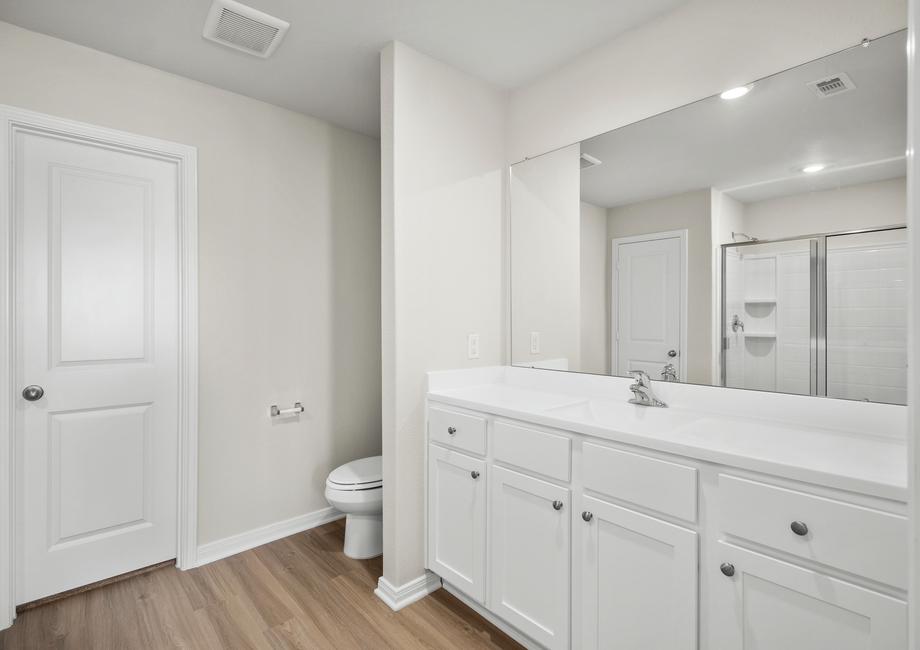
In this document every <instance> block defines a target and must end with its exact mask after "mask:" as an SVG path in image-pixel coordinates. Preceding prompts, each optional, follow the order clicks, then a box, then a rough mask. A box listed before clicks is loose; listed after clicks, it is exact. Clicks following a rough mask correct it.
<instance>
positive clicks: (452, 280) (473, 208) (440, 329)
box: [381, 43, 505, 586]
mask: <svg viewBox="0 0 920 650" xmlns="http://www.w3.org/2000/svg"><path fill="white" fill-rule="evenodd" d="M381 126H382V129H381V150H382V157H381V162H382V178H383V187H382V196H383V203H382V216H383V219H382V232H381V234H382V240H383V249H382V250H383V277H382V290H383V304H382V310H383V449H384V468H383V471H384V477H383V480H384V484H385V485H386V488H385V489H384V510H383V522H384V536H383V549H384V566H383V572H384V578H385V579H386V580H387V581H388V582H389V583H390V584H391V585H394V586H401V585H403V584H405V583H406V582H408V581H410V580H412V579H415V578H417V577H419V576H420V575H421V574H422V573H423V558H424V535H423V522H424V511H423V501H424V490H425V485H424V480H423V477H424V450H425V447H424V445H425V415H424V408H425V386H426V378H425V373H426V371H429V370H443V369H448V368H463V367H470V366H487V365H495V364H498V363H501V361H502V359H504V351H503V328H502V320H501V318H502V269H503V266H502V205H503V203H502V191H503V162H504V160H505V158H504V135H505V94H504V93H503V92H500V91H499V90H497V89H495V88H492V87H491V86H489V85H488V84H486V83H483V82H481V81H478V80H477V79H474V78H472V77H470V76H468V75H465V74H462V73H460V72H458V71H456V70H454V69H453V68H450V67H449V66H446V65H444V64H442V63H440V62H438V61H435V60H434V59H431V58H429V57H427V56H424V55H423V54H420V53H418V52H416V51H415V50H413V49H411V48H409V47H407V46H405V45H403V44H401V43H391V44H390V45H388V46H387V47H386V48H385V49H384V50H383V53H382V55H381ZM471 332H477V333H479V336H480V358H479V359H476V360H468V359H467V355H466V341H467V334H469V333H471Z"/></svg>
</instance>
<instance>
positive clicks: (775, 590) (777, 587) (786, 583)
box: [707, 542, 907, 650]
mask: <svg viewBox="0 0 920 650" xmlns="http://www.w3.org/2000/svg"><path fill="white" fill-rule="evenodd" d="M718 547H719V553H718V561H719V562H720V566H711V567H708V568H707V570H709V571H711V572H712V577H711V578H710V583H711V584H712V602H711V607H710V610H709V614H710V616H711V617H712V618H711V620H710V621H708V626H707V627H708V629H709V634H710V636H711V637H712V638H713V640H714V645H713V650H761V649H768V648H769V649H772V648H780V649H781V650H817V649H819V648H820V649H822V650H823V649H824V648H833V650H857V649H859V650H898V649H900V648H906V647H907V604H906V603H905V602H904V601H902V600H898V599H897V598H892V597H890V596H885V595H883V594H880V593H877V592H875V591H871V590H869V589H865V588H863V587H858V586H856V585H853V584H850V583H848V582H844V581H842V580H837V579H836V578H831V577H829V576H826V575H823V574H821V573H818V572H816V571H812V570H810V569H805V568H802V567H799V566H796V565H794V564H789V563H788V562H782V561H780V560H775V559H773V558H770V557H767V556H765V555H761V554H759V553H754V552H752V551H746V550H744V549H740V548H738V547H736V546H733V545H731V544H726V543H725V542H719V543H718ZM720 567H721V568H720ZM722 569H724V570H725V571H726V572H727V573H731V574H732V575H730V576H729V575H725V574H724V573H723V572H722Z"/></svg>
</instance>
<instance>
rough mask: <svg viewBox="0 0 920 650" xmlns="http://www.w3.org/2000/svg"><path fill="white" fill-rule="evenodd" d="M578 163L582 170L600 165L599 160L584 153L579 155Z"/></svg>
mask: <svg viewBox="0 0 920 650" xmlns="http://www.w3.org/2000/svg"><path fill="white" fill-rule="evenodd" d="M579 162H580V163H581V168H582V169H587V168H588V167H597V166H598V165H600V164H601V161H600V160H598V159H597V158H595V157H594V156H591V155H588V154H586V153H583V154H581V156H580V161H579Z"/></svg>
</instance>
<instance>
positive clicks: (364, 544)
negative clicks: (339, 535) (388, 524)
mask: <svg viewBox="0 0 920 650" xmlns="http://www.w3.org/2000/svg"><path fill="white" fill-rule="evenodd" d="M326 500H327V501H328V502H329V505H331V506H332V507H333V508H335V509H336V510H338V511H340V512H344V513H345V555H347V556H348V557H351V558H355V559H356V560H366V559H367V558H372V557H376V556H378V555H380V554H381V553H383V457H382V456H371V457H369V458H359V459H358V460H353V461H351V462H350V463H345V464H344V465H342V466H340V467H336V468H335V469H334V470H332V472H330V473H329V478H327V479H326Z"/></svg>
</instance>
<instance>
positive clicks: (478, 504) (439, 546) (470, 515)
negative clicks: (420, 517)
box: [428, 445, 486, 603]
mask: <svg viewBox="0 0 920 650" xmlns="http://www.w3.org/2000/svg"><path fill="white" fill-rule="evenodd" d="M428 563H429V567H428V568H429V569H431V570H432V571H434V572H435V573H437V574H438V575H439V576H441V577H442V578H443V579H444V580H447V581H448V582H449V583H451V584H452V585H453V586H455V587H457V588H458V589H460V590H461V591H463V592H464V593H466V594H467V595H468V596H470V597H471V598H473V599H475V600H477V601H479V602H480V603H481V602H483V601H484V599H485V571H486V464H485V461H481V460H476V459H475V458H470V457H469V456H467V455H466V454H461V453H459V452H456V451H450V450H448V449H444V448H443V447H438V446H436V445H429V447H428Z"/></svg>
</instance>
